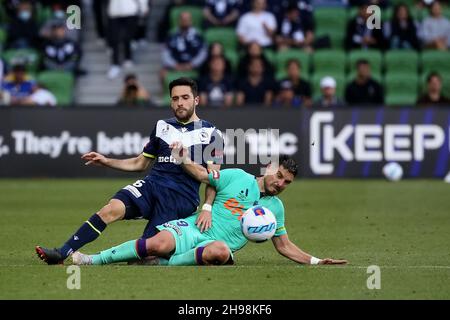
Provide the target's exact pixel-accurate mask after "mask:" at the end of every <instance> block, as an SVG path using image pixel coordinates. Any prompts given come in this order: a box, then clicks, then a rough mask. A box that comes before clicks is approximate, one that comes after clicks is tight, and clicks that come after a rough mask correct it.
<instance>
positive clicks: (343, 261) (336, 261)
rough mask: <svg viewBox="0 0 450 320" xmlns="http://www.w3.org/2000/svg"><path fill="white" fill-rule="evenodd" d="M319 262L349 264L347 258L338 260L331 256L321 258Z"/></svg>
mask: <svg viewBox="0 0 450 320" xmlns="http://www.w3.org/2000/svg"><path fill="white" fill-rule="evenodd" d="M319 264H347V260H337V259H331V258H325V259H322V260H320V262H319Z"/></svg>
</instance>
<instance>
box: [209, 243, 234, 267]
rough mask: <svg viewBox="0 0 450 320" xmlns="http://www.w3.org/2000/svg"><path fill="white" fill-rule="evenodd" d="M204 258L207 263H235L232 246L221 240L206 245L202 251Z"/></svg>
mask: <svg viewBox="0 0 450 320" xmlns="http://www.w3.org/2000/svg"><path fill="white" fill-rule="evenodd" d="M202 260H203V263H204V264H205V265H223V264H233V259H232V257H231V253H230V248H228V246H227V245H226V244H225V243H223V242H221V241H214V242H213V243H211V244H209V245H207V246H205V249H204V250H203V252H202Z"/></svg>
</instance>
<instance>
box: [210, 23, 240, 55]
mask: <svg viewBox="0 0 450 320" xmlns="http://www.w3.org/2000/svg"><path fill="white" fill-rule="evenodd" d="M205 40H206V42H207V43H208V44H211V43H213V42H219V43H221V44H222V45H223V46H224V48H225V49H226V50H236V49H237V44H238V39H237V35H236V31H235V30H234V29H233V28H209V29H208V30H206V31H205Z"/></svg>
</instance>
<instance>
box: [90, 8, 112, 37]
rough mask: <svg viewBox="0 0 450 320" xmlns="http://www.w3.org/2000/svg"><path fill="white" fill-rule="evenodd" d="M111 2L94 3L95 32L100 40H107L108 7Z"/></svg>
mask: <svg viewBox="0 0 450 320" xmlns="http://www.w3.org/2000/svg"><path fill="white" fill-rule="evenodd" d="M108 1H109V0H95V1H92V11H93V12H94V22H95V30H96V31H97V35H98V37H99V38H100V39H104V40H106V39H107V34H106V33H107V32H106V30H107V13H106V10H107V6H108Z"/></svg>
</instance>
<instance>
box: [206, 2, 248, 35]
mask: <svg viewBox="0 0 450 320" xmlns="http://www.w3.org/2000/svg"><path fill="white" fill-rule="evenodd" d="M238 6H239V1H238V0H206V1H205V7H204V9H203V18H204V27H205V28H209V27H234V26H235V25H236V22H237V19H238V18H239V14H240V12H239V8H238Z"/></svg>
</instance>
